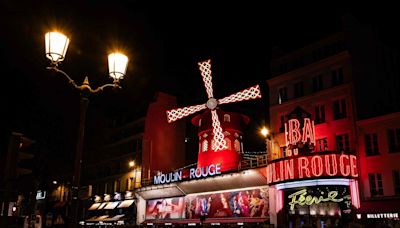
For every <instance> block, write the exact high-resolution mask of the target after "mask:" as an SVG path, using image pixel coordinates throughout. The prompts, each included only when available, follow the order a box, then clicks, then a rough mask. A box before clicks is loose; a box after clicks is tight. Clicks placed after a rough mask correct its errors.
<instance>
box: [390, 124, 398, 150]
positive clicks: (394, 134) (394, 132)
mask: <svg viewBox="0 0 400 228" xmlns="http://www.w3.org/2000/svg"><path fill="white" fill-rule="evenodd" d="M388 140H389V152H390V153H393V152H400V128H397V129H389V130H388Z"/></svg>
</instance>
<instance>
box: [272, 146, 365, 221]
mask: <svg viewBox="0 0 400 228" xmlns="http://www.w3.org/2000/svg"><path fill="white" fill-rule="evenodd" d="M265 175H266V176H267V181H268V184H269V185H270V192H271V198H272V199H270V207H271V208H273V209H272V210H271V214H270V216H271V221H272V222H273V223H274V224H277V225H278V226H282V227H301V226H302V225H311V226H313V227H324V226H327V225H334V226H339V227H341V226H344V225H345V224H348V223H349V222H350V221H352V220H353V219H354V214H355V213H354V212H355V211H354V210H355V209H357V208H359V207H360V201H359V193H358V181H357V179H356V178H357V176H358V169H357V159H356V157H355V156H354V155H346V154H342V153H337V152H331V151H325V152H318V153H310V154H304V155H297V156H291V157H287V158H284V159H280V160H276V161H273V162H272V163H270V164H269V165H268V167H267V168H265Z"/></svg>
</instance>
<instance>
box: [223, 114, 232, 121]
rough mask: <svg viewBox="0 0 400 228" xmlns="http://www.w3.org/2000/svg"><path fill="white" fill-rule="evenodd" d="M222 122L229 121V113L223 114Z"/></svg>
mask: <svg viewBox="0 0 400 228" xmlns="http://www.w3.org/2000/svg"><path fill="white" fill-rule="evenodd" d="M224 122H231V116H230V115H229V114H225V115H224Z"/></svg>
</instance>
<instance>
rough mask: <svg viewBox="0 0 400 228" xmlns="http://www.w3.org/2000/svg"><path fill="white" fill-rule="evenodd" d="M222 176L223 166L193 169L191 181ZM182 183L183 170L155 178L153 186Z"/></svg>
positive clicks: (190, 173) (162, 174) (190, 176)
mask: <svg viewBox="0 0 400 228" xmlns="http://www.w3.org/2000/svg"><path fill="white" fill-rule="evenodd" d="M219 174H221V164H216V165H214V164H212V165H209V166H204V167H198V168H191V169H190V170H189V179H190V180H191V179H198V178H202V177H209V176H214V175H219ZM177 181H182V170H180V171H176V172H172V173H161V174H159V175H156V176H154V177H153V184H168V183H172V182H177Z"/></svg>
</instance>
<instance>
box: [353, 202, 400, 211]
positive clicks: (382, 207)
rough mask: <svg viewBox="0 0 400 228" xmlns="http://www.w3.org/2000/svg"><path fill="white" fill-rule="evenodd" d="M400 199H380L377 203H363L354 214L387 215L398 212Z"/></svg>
mask: <svg viewBox="0 0 400 228" xmlns="http://www.w3.org/2000/svg"><path fill="white" fill-rule="evenodd" d="M399 205H400V199H381V200H377V201H364V202H361V206H360V208H359V209H357V210H356V213H359V214H363V213H387V212H389V213H390V212H400V206H399Z"/></svg>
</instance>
